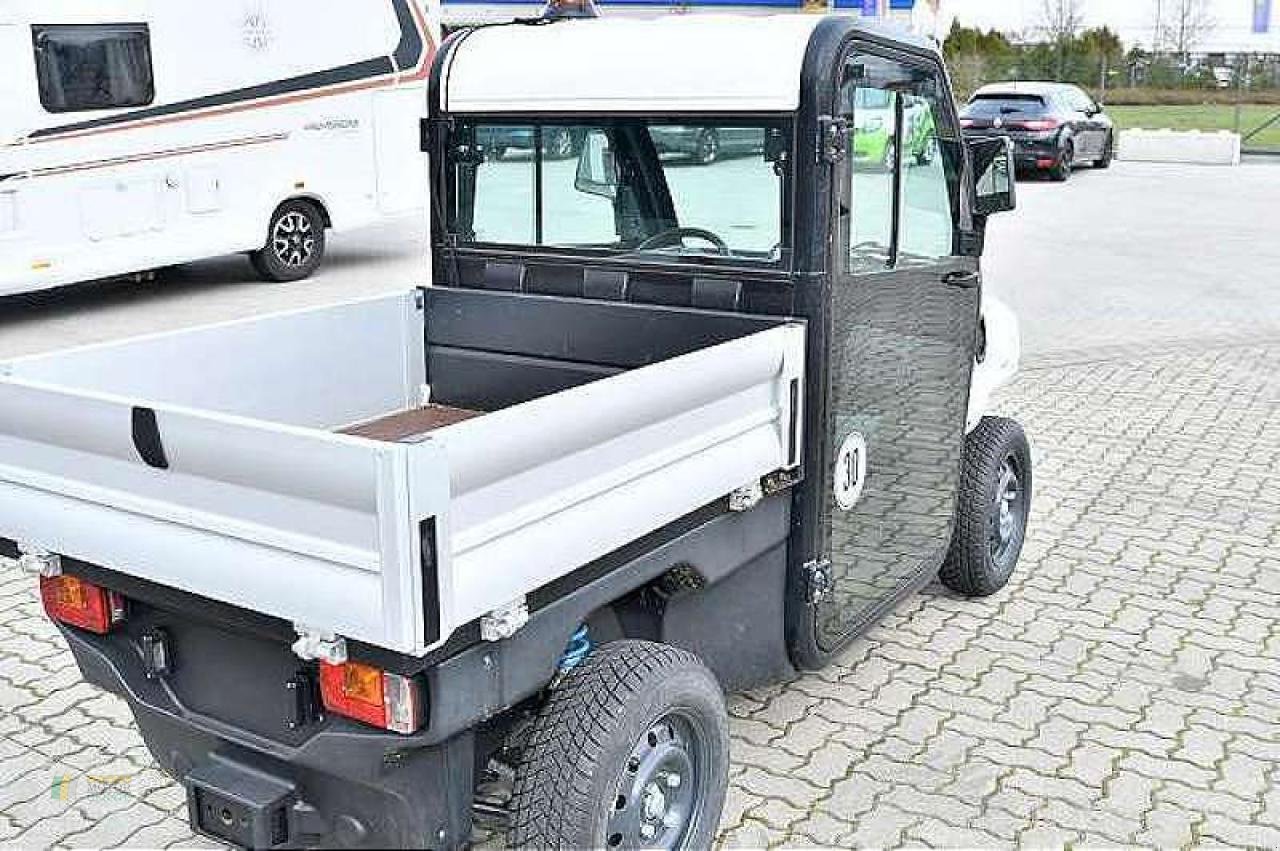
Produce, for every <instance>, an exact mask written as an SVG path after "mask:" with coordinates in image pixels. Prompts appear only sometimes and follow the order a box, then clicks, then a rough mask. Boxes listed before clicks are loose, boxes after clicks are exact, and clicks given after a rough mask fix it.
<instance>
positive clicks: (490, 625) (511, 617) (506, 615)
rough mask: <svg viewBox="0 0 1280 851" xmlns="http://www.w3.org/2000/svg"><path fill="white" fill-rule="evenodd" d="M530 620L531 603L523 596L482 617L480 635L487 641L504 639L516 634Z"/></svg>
mask: <svg viewBox="0 0 1280 851" xmlns="http://www.w3.org/2000/svg"><path fill="white" fill-rule="evenodd" d="M528 622H529V605H528V603H526V602H525V598H524V597H521V598H520V599H518V600H512V601H511V602H510V603H507V604H506V605H505V606H499V607H498V608H496V609H494V610H493V611H492V612H489V614H487V615H485V616H484V617H482V618H480V637H481V638H482V639H484V640H485V641H502V640H503V639H504V638H510V637H511V636H513V635H515V634H516V633H517V632H519V631H520V628H521V627H523V626H524V625H525V624H527V623H528Z"/></svg>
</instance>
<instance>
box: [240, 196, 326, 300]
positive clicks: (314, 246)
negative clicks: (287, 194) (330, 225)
mask: <svg viewBox="0 0 1280 851" xmlns="http://www.w3.org/2000/svg"><path fill="white" fill-rule="evenodd" d="M323 259H324V216H323V214H321V212H320V208H319V207H317V206H316V205H315V204H313V203H311V202H310V201H302V200H294V201H286V202H285V203H283V204H281V205H280V206H279V207H277V208H276V211H275V213H273V214H272V216H271V222H270V224H269V225H268V226H267V244H266V245H264V246H263V247H262V248H260V249H258V250H257V251H254V252H253V253H252V254H250V255H249V260H250V262H252V263H253V268H254V269H255V270H256V271H257V272H258V274H259V275H261V276H262V277H263V278H264V279H265V280H268V281H275V282H277V283H279V282H284V281H300V280H302V279H303V278H307V277H310V276H311V275H312V273H314V272H315V271H316V269H318V268H320V261H321V260H323Z"/></svg>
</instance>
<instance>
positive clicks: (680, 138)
mask: <svg viewBox="0 0 1280 851" xmlns="http://www.w3.org/2000/svg"><path fill="white" fill-rule="evenodd" d="M649 137H650V138H652V139H653V144H654V146H655V147H657V149H658V153H660V154H686V155H688V156H689V157H690V158H691V159H692V160H693V161H694V162H696V163H698V164H699V165H710V164H711V163H713V162H715V161H716V160H718V159H720V158H721V157H724V156H732V155H735V154H738V155H741V154H756V153H759V152H761V151H763V150H764V130H763V129H762V128H760V127H695V126H691V125H682V124H655V125H653V126H651V127H650V128H649Z"/></svg>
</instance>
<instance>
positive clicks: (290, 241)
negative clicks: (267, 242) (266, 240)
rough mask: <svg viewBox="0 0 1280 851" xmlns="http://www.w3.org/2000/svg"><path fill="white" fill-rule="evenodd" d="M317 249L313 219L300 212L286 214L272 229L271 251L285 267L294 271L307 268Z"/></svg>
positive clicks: (291, 211) (293, 211) (294, 211)
mask: <svg viewBox="0 0 1280 851" xmlns="http://www.w3.org/2000/svg"><path fill="white" fill-rule="evenodd" d="M315 247H316V238H315V229H314V228H313V227H312V224H311V219H310V218H309V217H308V216H307V215H306V214H304V213H301V212H299V211H298V210H290V211H289V212H287V213H285V214H284V215H283V216H281V217H280V218H279V219H277V220H276V223H275V226H274V227H273V228H272V229H271V250H272V251H273V252H274V253H275V255H276V259H277V260H279V261H280V262H281V263H283V264H284V265H285V266H288V267H290V268H293V269H299V268H302V267H303V266H306V265H307V262H308V261H309V260H310V259H311V255H312V254H313V253H314V252H315Z"/></svg>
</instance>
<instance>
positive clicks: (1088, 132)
mask: <svg viewBox="0 0 1280 851" xmlns="http://www.w3.org/2000/svg"><path fill="white" fill-rule="evenodd" d="M960 125H961V126H962V127H963V128H964V132H965V135H968V136H1008V137H1009V138H1010V139H1012V140H1013V145H1014V152H1015V155H1016V161H1017V165H1018V167H1019V168H1022V169H1028V170H1030V169H1034V170H1037V171H1048V172H1049V175H1050V176H1051V177H1052V178H1053V179H1054V180H1066V179H1067V178H1069V177H1070V176H1071V169H1072V167H1073V166H1074V165H1076V164H1077V163H1081V162H1091V163H1093V165H1094V166H1095V167H1097V168H1106V167H1107V166H1109V165H1111V159H1112V157H1113V156H1114V155H1115V147H1116V146H1115V125H1114V124H1113V123H1112V121H1111V119H1110V118H1109V117H1108V116H1107V114H1106V113H1105V112H1103V111H1102V105H1101V104H1099V103H1098V102H1097V101H1095V100H1094V99H1093V98H1091V97H1089V95H1088V94H1086V93H1085V92H1084V91H1083V90H1082V89H1080V88H1079V87H1077V86H1072V85H1069V84H1067V83H1030V82H1020V83H992V84H990V85H987V86H983V87H982V88H980V89H978V91H977V92H976V93H975V94H974V95H973V97H972V98H970V99H969V103H968V104H966V105H965V107H964V109H963V110H961V113H960Z"/></svg>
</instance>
